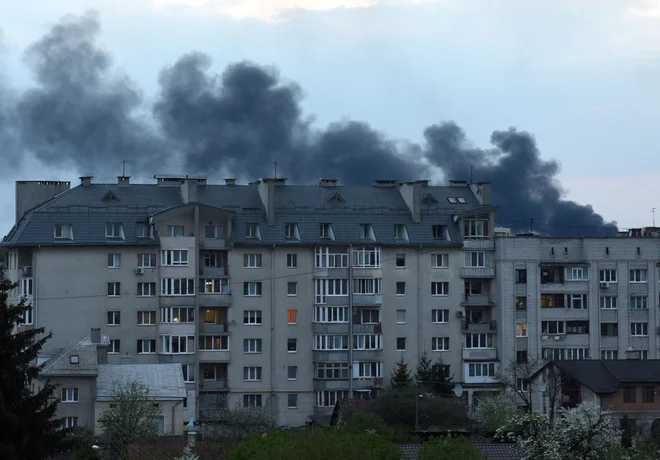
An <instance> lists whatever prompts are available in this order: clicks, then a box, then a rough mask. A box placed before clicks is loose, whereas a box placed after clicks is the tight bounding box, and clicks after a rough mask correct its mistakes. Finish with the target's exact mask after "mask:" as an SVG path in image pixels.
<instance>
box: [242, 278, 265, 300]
mask: <svg viewBox="0 0 660 460" xmlns="http://www.w3.org/2000/svg"><path fill="white" fill-rule="evenodd" d="M243 295H244V296H246V297H258V296H260V295H261V281H246V282H244V283H243Z"/></svg>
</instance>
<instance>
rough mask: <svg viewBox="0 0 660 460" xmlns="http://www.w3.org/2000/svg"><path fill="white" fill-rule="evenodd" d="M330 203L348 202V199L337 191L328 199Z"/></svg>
mask: <svg viewBox="0 0 660 460" xmlns="http://www.w3.org/2000/svg"><path fill="white" fill-rule="evenodd" d="M326 201H327V202H328V203H346V200H345V199H343V198H342V197H341V195H340V194H339V193H337V192H335V193H333V194H332V195H330V196H329V197H328V199H327V200H326Z"/></svg>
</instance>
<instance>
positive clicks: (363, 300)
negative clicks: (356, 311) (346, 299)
mask: <svg viewBox="0 0 660 460" xmlns="http://www.w3.org/2000/svg"><path fill="white" fill-rule="evenodd" d="M382 304H383V295H382V294H371V295H369V294H353V305H355V306H362V305H364V306H371V305H382Z"/></svg>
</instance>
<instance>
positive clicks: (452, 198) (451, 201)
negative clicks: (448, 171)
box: [447, 196, 458, 204]
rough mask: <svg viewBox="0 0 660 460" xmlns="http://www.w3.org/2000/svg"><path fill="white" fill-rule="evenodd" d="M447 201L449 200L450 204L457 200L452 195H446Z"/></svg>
mask: <svg viewBox="0 0 660 460" xmlns="http://www.w3.org/2000/svg"><path fill="white" fill-rule="evenodd" d="M447 201H449V202H450V203H451V204H456V203H458V200H457V199H456V198H454V197H453V196H448V197H447Z"/></svg>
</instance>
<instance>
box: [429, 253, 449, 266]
mask: <svg viewBox="0 0 660 460" xmlns="http://www.w3.org/2000/svg"><path fill="white" fill-rule="evenodd" d="M431 268H449V254H440V253H438V254H431Z"/></svg>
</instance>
